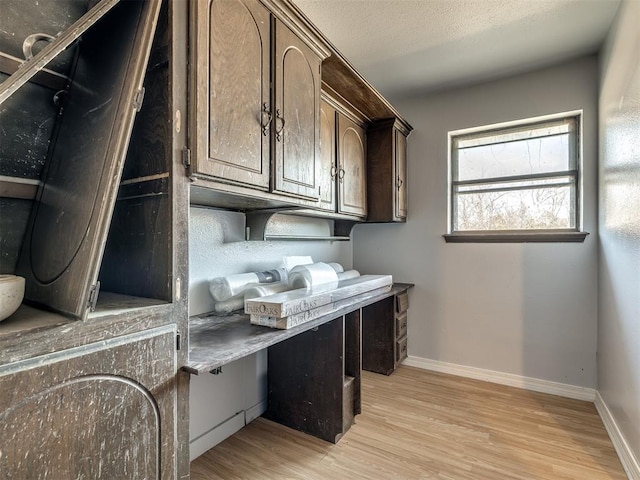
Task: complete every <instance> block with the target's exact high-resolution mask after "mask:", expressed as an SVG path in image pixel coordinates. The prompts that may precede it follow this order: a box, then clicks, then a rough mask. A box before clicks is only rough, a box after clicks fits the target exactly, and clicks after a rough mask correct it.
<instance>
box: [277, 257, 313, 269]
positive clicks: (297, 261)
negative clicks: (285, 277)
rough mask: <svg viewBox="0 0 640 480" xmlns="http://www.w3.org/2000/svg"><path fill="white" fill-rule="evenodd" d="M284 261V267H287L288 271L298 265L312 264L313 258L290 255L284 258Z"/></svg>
mask: <svg viewBox="0 0 640 480" xmlns="http://www.w3.org/2000/svg"><path fill="white" fill-rule="evenodd" d="M282 263H283V264H284V268H286V269H287V272H288V271H290V270H291V269H292V268H294V267H297V266H298V265H310V264H312V263H313V259H312V258H311V257H309V256H288V257H284V258H283V259H282Z"/></svg>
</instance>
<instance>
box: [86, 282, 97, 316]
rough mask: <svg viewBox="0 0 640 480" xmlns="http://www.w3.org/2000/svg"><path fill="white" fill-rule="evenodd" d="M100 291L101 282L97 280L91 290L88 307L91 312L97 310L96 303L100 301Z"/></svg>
mask: <svg viewBox="0 0 640 480" xmlns="http://www.w3.org/2000/svg"><path fill="white" fill-rule="evenodd" d="M98 293H100V282H96V284H95V285H91V290H89V298H88V299H87V308H88V309H89V311H91V312H94V311H95V310H96V304H97V303H98Z"/></svg>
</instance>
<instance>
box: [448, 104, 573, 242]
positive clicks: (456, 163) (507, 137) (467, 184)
mask: <svg viewBox="0 0 640 480" xmlns="http://www.w3.org/2000/svg"><path fill="white" fill-rule="evenodd" d="M579 129H580V114H575V115H570V116H562V117H555V118H550V119H545V120H543V121H540V120H539V119H537V120H535V121H529V122H521V123H519V124H518V125H515V126H508V127H499V128H495V127H487V128H486V129H481V130H478V129H474V131H473V132H453V133H451V134H450V140H451V164H450V167H451V184H450V192H451V197H450V200H451V206H450V207H451V208H450V212H451V219H450V221H451V224H450V233H454V234H455V233H465V232H479V233H501V232H532V231H533V232H543V231H545V232H546V231H552V232H575V231H579V229H580V225H579V221H580V218H579V213H578V212H579V199H580V192H579V187H580V181H579V178H580V177H579V175H580V172H579V166H580V158H579V152H580V147H579V145H580V144H579V138H580V132H579Z"/></svg>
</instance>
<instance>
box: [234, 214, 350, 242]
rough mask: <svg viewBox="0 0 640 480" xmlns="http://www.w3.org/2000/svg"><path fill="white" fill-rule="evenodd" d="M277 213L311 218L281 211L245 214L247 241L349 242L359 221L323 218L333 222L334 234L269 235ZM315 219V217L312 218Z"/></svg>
mask: <svg viewBox="0 0 640 480" xmlns="http://www.w3.org/2000/svg"><path fill="white" fill-rule="evenodd" d="M277 213H280V214H283V215H291V216H294V217H295V216H297V217H310V216H309V215H296V214H295V211H294V212H286V213H285V212H283V211H281V210H257V211H251V212H246V213H245V239H246V240H249V241H266V240H292V241H304V240H316V241H329V242H334V241H349V240H351V237H350V235H351V229H352V228H353V226H354V225H355V224H356V223H358V221H357V220H342V219H331V218H323V219H324V220H332V221H333V234H329V235H326V234H322V235H305V234H296V233H293V234H279V233H269V223H270V221H271V219H272V218H273V216H274V215H275V214H277ZM311 218H313V217H311Z"/></svg>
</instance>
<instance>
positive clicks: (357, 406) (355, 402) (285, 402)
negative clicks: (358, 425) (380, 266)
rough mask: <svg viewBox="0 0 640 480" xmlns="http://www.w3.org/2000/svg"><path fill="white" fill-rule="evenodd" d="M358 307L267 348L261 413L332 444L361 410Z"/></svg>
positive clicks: (345, 430)
mask: <svg viewBox="0 0 640 480" xmlns="http://www.w3.org/2000/svg"><path fill="white" fill-rule="evenodd" d="M360 372H361V367H360V310H356V311H354V312H352V313H350V314H348V315H345V316H344V317H340V318H337V319H335V320H332V321H331V322H329V323H325V324H324V325H321V326H319V327H317V328H314V329H312V330H309V331H307V332H305V333H302V334H299V335H297V336H295V337H293V338H291V339H289V340H285V341H284V342H281V343H278V344H276V345H273V346H272V347H269V351H268V409H267V412H266V413H265V417H266V418H269V419H271V420H274V421H276V422H279V423H282V424H284V425H287V426H289V427H292V428H295V429H297V430H301V431H303V432H306V433H309V434H311V435H314V436H316V437H319V438H322V439H323V440H327V441H329V442H333V443H336V442H338V440H339V439H340V438H341V437H342V436H343V435H344V434H345V433H346V432H347V430H348V429H349V428H350V427H351V425H352V424H353V421H354V417H355V415H357V414H359V413H360V412H361V399H360Z"/></svg>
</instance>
